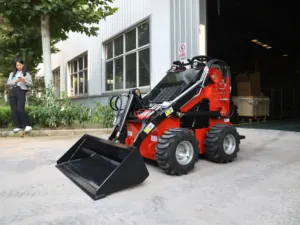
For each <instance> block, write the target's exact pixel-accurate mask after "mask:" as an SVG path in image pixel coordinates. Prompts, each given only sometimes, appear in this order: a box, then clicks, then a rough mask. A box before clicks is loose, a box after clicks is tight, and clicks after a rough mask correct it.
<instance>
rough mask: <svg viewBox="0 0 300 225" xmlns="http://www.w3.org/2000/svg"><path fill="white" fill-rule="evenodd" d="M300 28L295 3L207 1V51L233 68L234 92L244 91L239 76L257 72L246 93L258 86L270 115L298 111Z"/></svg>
mask: <svg viewBox="0 0 300 225" xmlns="http://www.w3.org/2000/svg"><path fill="white" fill-rule="evenodd" d="M299 27H300V14H299V12H297V7H296V3H294V2H289V4H283V3H282V2H278V3H276V2H274V1H259V0H252V1H242V0H226V1H225V0H212V1H207V55H209V56H212V57H214V58H219V59H222V60H224V61H225V62H226V63H228V65H229V66H230V67H231V72H232V74H233V78H232V95H233V96H239V95H240V94H241V89H239V87H241V86H239V87H238V81H239V80H238V78H240V77H241V76H239V75H241V74H247V75H248V77H249V74H252V73H258V74H259V81H257V80H255V81H254V83H250V86H251V85H252V87H250V89H251V88H252V90H251V91H249V90H248V92H249V95H251V93H253V92H254V91H255V90H254V89H255V88H257V87H259V91H256V92H255V95H262V96H263V95H264V96H266V97H268V98H269V100H270V104H269V115H268V120H277V119H279V120H285V119H295V118H299V116H300V100H299V99H300V88H299V87H298V86H299V82H300V56H299V52H300V51H299V50H300V41H299V40H300V29H299ZM244 93H245V92H244ZM246 93H247V92H246ZM243 95H245V94H243Z"/></svg>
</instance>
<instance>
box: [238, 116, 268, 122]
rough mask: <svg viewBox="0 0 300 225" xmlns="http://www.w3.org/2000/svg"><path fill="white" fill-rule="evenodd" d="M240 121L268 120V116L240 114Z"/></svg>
mask: <svg viewBox="0 0 300 225" xmlns="http://www.w3.org/2000/svg"><path fill="white" fill-rule="evenodd" d="M239 121H243V122H244V121H247V122H248V123H252V122H267V116H239Z"/></svg>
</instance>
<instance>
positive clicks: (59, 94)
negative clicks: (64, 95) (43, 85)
mask: <svg viewBox="0 0 300 225" xmlns="http://www.w3.org/2000/svg"><path fill="white" fill-rule="evenodd" d="M52 74H53V88H55V91H57V90H56V88H58V96H57V97H59V98H60V97H61V73H60V66H59V67H57V68H55V69H54V70H52ZM57 77H58V80H59V83H58V86H55V81H56V80H57Z"/></svg>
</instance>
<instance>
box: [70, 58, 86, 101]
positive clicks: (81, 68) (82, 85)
mask: <svg viewBox="0 0 300 225" xmlns="http://www.w3.org/2000/svg"><path fill="white" fill-rule="evenodd" d="M87 59H88V56H87V54H84V55H82V56H79V57H78V58H76V59H74V60H73V61H71V62H70V63H69V68H70V73H71V79H70V80H71V84H70V92H71V96H78V95H83V94H88V69H87V67H88V61H87Z"/></svg>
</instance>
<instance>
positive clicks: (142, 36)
mask: <svg viewBox="0 0 300 225" xmlns="http://www.w3.org/2000/svg"><path fill="white" fill-rule="evenodd" d="M138 41H139V47H141V46H144V45H147V44H149V42H150V33H149V23H144V24H142V25H141V26H139V27H138Z"/></svg>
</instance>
